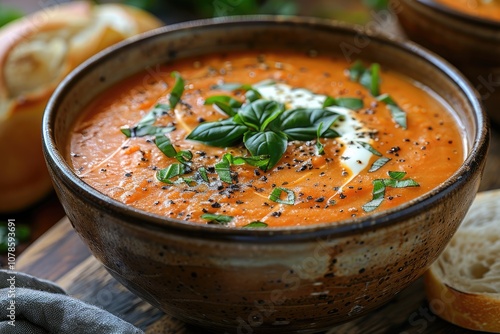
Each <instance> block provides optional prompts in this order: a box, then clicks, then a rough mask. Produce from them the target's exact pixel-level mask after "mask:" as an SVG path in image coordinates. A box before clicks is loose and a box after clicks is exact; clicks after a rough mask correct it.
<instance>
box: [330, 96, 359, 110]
mask: <svg viewBox="0 0 500 334" xmlns="http://www.w3.org/2000/svg"><path fill="white" fill-rule="evenodd" d="M331 106H338V107H344V108H347V109H351V110H359V109H361V108H363V107H364V103H363V100H362V99H358V98H355V97H338V98H333V97H331V96H327V97H326V99H325V102H323V108H326V107H331Z"/></svg>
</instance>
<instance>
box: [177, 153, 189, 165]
mask: <svg viewBox="0 0 500 334" xmlns="http://www.w3.org/2000/svg"><path fill="white" fill-rule="evenodd" d="M175 157H176V158H177V160H178V161H179V162H180V163H182V164H184V165H189V164H190V162H191V159H193V153H191V151H179V152H178V153H177V154H176V155H175Z"/></svg>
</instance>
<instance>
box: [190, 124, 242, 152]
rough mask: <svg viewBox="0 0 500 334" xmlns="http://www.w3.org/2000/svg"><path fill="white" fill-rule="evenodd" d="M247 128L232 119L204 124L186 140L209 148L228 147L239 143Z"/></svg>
mask: <svg viewBox="0 0 500 334" xmlns="http://www.w3.org/2000/svg"><path fill="white" fill-rule="evenodd" d="M247 131H248V127H246V126H245V125H241V124H238V123H236V122H235V121H234V120H233V119H231V118H229V119H225V120H222V121H217V122H205V123H201V124H200V125H198V126H197V127H196V128H195V129H194V130H193V131H192V132H191V133H190V134H189V135H188V136H187V137H186V139H191V140H195V141H199V142H202V143H204V144H207V145H210V146H217V147H230V146H235V145H237V144H239V143H241V141H242V139H243V134H244V133H245V132H247Z"/></svg>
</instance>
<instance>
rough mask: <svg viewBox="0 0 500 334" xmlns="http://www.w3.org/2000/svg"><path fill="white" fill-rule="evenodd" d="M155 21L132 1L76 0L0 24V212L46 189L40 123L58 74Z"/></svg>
mask: <svg viewBox="0 0 500 334" xmlns="http://www.w3.org/2000/svg"><path fill="white" fill-rule="evenodd" d="M161 25H162V22H161V21H159V20H158V19H157V18H155V17H154V16H152V15H150V14H149V13H147V12H145V11H142V10H139V9H136V8H133V7H129V6H125V5H120V4H105V5H93V4H92V3H90V2H85V1H81V2H70V3H67V4H61V5H57V6H54V7H50V8H46V9H42V10H40V11H38V12H36V13H34V14H32V15H30V16H27V17H25V18H22V19H20V20H17V21H14V22H11V23H9V24H8V25H6V26H4V27H3V28H1V29H0V152H2V155H3V156H4V159H2V160H3V162H2V163H1V164H0V189H2V191H1V192H0V212H12V211H17V210H21V209H23V208H25V207H27V206H29V205H31V204H33V203H34V202H35V201H37V200H39V199H40V198H42V197H43V196H44V195H46V194H47V193H48V192H49V191H50V190H51V189H52V186H51V181H50V178H49V175H48V172H47V170H46V166H45V161H44V158H43V154H42V143H41V134H40V129H41V122H42V116H43V111H44V109H45V106H46V104H47V102H48V100H49V98H50V96H51V94H52V93H53V91H54V90H55V88H56V87H57V85H58V84H59V83H60V81H61V80H62V79H63V78H64V77H65V76H66V75H67V74H68V73H69V72H70V71H71V70H73V69H74V68H75V67H76V66H78V65H79V64H80V63H81V62H83V61H84V60H86V59H88V58H89V57H91V56H93V55H94V54H96V53H97V52H99V51H101V50H102V49H104V48H106V47H108V46H110V45H112V44H115V43H117V42H119V41H122V40H124V39H126V38H128V37H131V36H134V35H136V34H139V33H142V32H145V31H148V30H151V29H154V28H157V27H160V26H161Z"/></svg>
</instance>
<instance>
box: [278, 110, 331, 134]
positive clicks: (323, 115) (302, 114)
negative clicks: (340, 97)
mask: <svg viewBox="0 0 500 334" xmlns="http://www.w3.org/2000/svg"><path fill="white" fill-rule="evenodd" d="M339 118H340V115H339V114H337V113H335V112H333V111H330V110H327V109H305V108H298V109H289V110H286V111H285V112H284V113H282V114H281V117H280V118H279V125H278V126H279V128H280V129H281V131H283V132H284V133H285V134H286V135H287V137H288V138H289V139H290V140H300V141H307V140H313V139H314V138H316V133H317V130H318V127H319V125H320V124H321V123H323V130H322V133H321V136H322V137H323V134H324V133H325V132H326V131H328V129H329V128H330V127H331V126H332V124H333V123H335V121H337V120H338V119H339ZM328 133H329V134H330V133H331V132H330V131H328ZM337 135H338V134H337Z"/></svg>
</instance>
